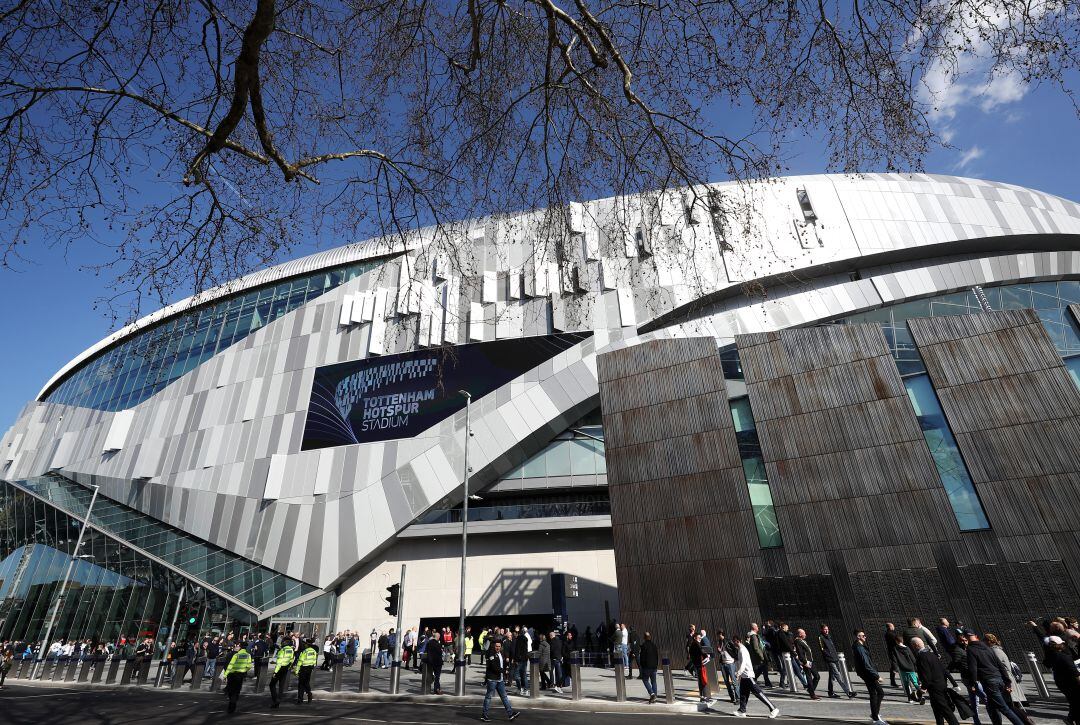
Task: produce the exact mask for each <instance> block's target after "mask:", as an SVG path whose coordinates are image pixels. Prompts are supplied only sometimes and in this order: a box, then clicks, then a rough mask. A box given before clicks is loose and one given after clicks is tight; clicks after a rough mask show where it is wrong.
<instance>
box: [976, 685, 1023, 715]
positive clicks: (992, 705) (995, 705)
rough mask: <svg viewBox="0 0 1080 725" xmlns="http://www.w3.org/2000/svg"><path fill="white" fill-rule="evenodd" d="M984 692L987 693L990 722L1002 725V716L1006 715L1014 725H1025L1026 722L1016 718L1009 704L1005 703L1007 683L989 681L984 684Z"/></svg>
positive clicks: (987, 709)
mask: <svg viewBox="0 0 1080 725" xmlns="http://www.w3.org/2000/svg"><path fill="white" fill-rule="evenodd" d="M982 686H983V691H984V692H986V711H987V713H989V715H990V722H992V723H994V725H1001V716H1002V715H1004V716H1005V717H1006V718H1007V719H1008V720H1009V722H1011V723H1012V725H1024V721H1023V720H1021V719H1020V718H1018V717H1017V716H1016V713H1015V712H1013V710H1012V708H1011V707H1009V703H1008V702H1006V701H1005V683H1004V682H1002V681H1001V680H987V681H986V682H983V683H982Z"/></svg>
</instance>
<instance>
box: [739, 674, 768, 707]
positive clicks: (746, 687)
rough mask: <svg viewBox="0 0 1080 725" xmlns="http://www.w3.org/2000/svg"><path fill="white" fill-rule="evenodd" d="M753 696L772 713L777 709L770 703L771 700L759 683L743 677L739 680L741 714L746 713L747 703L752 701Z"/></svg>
mask: <svg viewBox="0 0 1080 725" xmlns="http://www.w3.org/2000/svg"><path fill="white" fill-rule="evenodd" d="M751 694H753V695H754V696H755V697H757V699H759V700H761V702H762V703H764V705H765V707H767V708H769V711H770V712H772V711H773V710H774V709H776V708H775V707H774V706H773V704H772V703H771V702H770V701H769V698H767V697H765V693H764V692H762V691H761V688H760V687H758V683H757V682H755V681H754V680H752V679H750V678H749V677H743V678H742V679H740V680H739V712H746V703H747V702H749V701H750V695H751Z"/></svg>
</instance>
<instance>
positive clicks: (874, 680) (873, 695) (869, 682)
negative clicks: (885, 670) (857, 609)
mask: <svg viewBox="0 0 1080 725" xmlns="http://www.w3.org/2000/svg"><path fill="white" fill-rule="evenodd" d="M854 634H855V644H853V645H852V646H851V662H852V665H853V666H854V667H855V674H857V675H858V676H859V677H860V678H861V679H862V681H863V682H864V683H866V691H867V692H868V693H869V695H870V718H871V719H872V720H873V721H874V724H875V725H888V724H887V723H886V722H885V721H884V720H882V719H881V701H882V700H884V699H885V691H884V690H883V689H881V675H880V674H878V671H877V668H876V667H874V661H873V659H871V657H870V649H869V648H868V647H867V646H866V632H864V631H862V630H861V629H858V630H855V632H854Z"/></svg>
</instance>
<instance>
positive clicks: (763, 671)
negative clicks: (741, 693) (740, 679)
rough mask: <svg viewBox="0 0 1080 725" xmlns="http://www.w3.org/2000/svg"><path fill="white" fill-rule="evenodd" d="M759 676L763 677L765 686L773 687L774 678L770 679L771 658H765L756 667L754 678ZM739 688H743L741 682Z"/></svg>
mask: <svg viewBox="0 0 1080 725" xmlns="http://www.w3.org/2000/svg"><path fill="white" fill-rule="evenodd" d="M759 677H763V679H764V682H765V687H772V680H770V679H769V660H768V659H767V658H766V659H763V660H762V661H761V664H759V665H758V666H757V667H755V668H754V679H755V680H756V679H757V678H759ZM739 688H740V689H741V688H742V684H741V683H740V684H739Z"/></svg>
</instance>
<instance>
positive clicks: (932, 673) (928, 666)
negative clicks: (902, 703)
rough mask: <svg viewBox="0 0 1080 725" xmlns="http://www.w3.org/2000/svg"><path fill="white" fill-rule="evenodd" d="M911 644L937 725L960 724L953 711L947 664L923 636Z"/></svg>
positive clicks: (920, 681) (921, 684) (916, 666)
mask: <svg viewBox="0 0 1080 725" xmlns="http://www.w3.org/2000/svg"><path fill="white" fill-rule="evenodd" d="M939 641H940V640H939ZM911 644H912V648H911V649H914V650H915V669H916V671H917V672H918V673H919V685H920V686H921V687H922V689H923V690H924V691H925V692H926V694H927V697H928V698H929V699H930V709H932V710H933V711H934V719H935V720H937V725H945V723H948V724H949V725H960V724H959V722H958V721H957V719H956V715H955V714H954V713H953V704H952V701H951V700H950V699H949V689H948V688H949V685H948V678H947V677H946V676H945V665H943V664H942V662H941V660H940V659H938V656H937V655H936V654H934V653H933V652H931V651H930V648H929V647H927V646H926V643H925V642H923V641H922V638H920V637H916V638H914V639H913V640H911ZM916 648H917V649H916Z"/></svg>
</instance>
